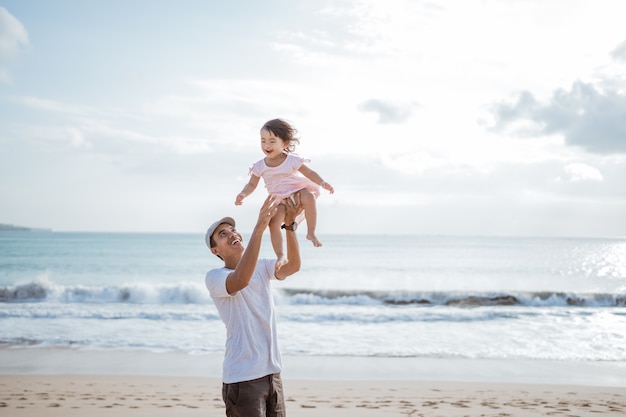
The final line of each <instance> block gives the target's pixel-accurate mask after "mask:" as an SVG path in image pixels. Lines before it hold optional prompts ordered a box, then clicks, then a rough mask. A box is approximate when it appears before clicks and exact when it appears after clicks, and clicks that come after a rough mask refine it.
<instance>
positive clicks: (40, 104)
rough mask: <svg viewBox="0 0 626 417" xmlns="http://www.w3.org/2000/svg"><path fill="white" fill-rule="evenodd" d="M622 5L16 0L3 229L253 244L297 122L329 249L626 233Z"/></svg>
mask: <svg viewBox="0 0 626 417" xmlns="http://www.w3.org/2000/svg"><path fill="white" fill-rule="evenodd" d="M624 16H626V2H623V1H621V0H613V1H609V0H579V1H571V0H551V1H543V0H537V1H534V0H524V1H523V0H498V1H489V0H446V1H437V0H435V1H415V0H414V1H409V0H386V1H378V0H332V1H331V0H268V1H256V0H233V1H228V2H226V1H212V0H184V1H164V0H134V1H125V0H107V1H99V0H57V1H54V2H50V1H45V0H8V1H7V0H0V223H8V224H14V225H21V226H28V227H38V228H50V229H53V230H55V231H103V232H183V233H202V232H203V230H206V227H207V226H208V225H209V224H210V223H212V222H213V221H214V220H215V219H217V218H220V217H222V216H226V215H229V216H233V217H235V218H236V219H237V221H238V228H239V229H240V230H242V231H245V230H248V229H250V228H251V227H252V226H253V225H254V223H255V221H256V218H257V214H258V209H259V207H260V205H261V203H262V201H263V199H264V198H265V196H266V195H267V193H266V190H265V188H264V187H263V186H262V184H261V185H260V186H259V187H258V188H257V190H256V191H255V192H254V193H253V194H252V195H251V196H249V197H248V198H247V199H246V200H245V201H244V204H243V205H242V206H235V204H234V201H235V197H236V195H237V194H238V193H239V192H240V191H241V189H242V188H243V186H244V185H245V183H246V182H247V180H248V170H249V168H250V166H251V165H252V164H253V163H254V162H256V161H257V160H259V159H261V158H262V157H263V155H262V153H261V148H260V140H259V137H260V136H259V130H260V128H261V126H262V125H263V124H264V123H265V122H266V121H268V120H270V119H274V118H277V117H279V118H283V119H286V120H288V121H289V122H291V123H292V124H293V125H294V126H295V128H296V129H297V130H298V136H299V138H300V142H301V143H300V145H299V146H297V148H296V152H297V153H298V154H299V155H301V156H302V157H304V158H307V159H309V160H310V162H308V164H307V165H308V166H309V167H310V168H311V169H313V170H315V171H316V172H318V173H319V174H320V175H321V177H322V178H324V180H326V181H327V182H329V183H330V184H332V185H333V187H334V189H335V193H334V194H333V195H330V194H329V193H328V192H326V191H324V190H322V193H321V195H320V197H319V198H318V201H317V205H318V228H317V232H318V237H319V238H320V239H321V240H322V241H323V240H324V239H323V236H324V234H339V233H342V234H378V233H382V234H420V235H496V236H571V237H606V236H608V237H623V236H626V25H624Z"/></svg>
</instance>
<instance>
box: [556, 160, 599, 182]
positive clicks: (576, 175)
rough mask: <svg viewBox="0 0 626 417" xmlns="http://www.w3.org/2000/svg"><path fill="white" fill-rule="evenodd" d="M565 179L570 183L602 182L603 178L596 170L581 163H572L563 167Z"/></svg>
mask: <svg viewBox="0 0 626 417" xmlns="http://www.w3.org/2000/svg"><path fill="white" fill-rule="evenodd" d="M564 170H565V174H566V176H567V179H568V180H569V181H571V182H578V181H602V180H604V177H603V176H602V174H601V173H600V171H598V170H597V169H596V168H594V167H592V166H591V165H588V164H585V163H582V162H572V163H570V164H567V165H565V167H564Z"/></svg>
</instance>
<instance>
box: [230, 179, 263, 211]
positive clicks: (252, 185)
mask: <svg viewBox="0 0 626 417" xmlns="http://www.w3.org/2000/svg"><path fill="white" fill-rule="evenodd" d="M257 185H259V177H257V176H256V175H252V174H251V175H250V181H248V183H247V184H246V185H244V187H243V190H241V192H240V193H239V194H237V197H236V198H235V205H236V206H240V205H241V204H242V203H243V199H244V198H246V197H247V196H249V195H250V194H252V192H253V191H254V190H255V189H256V186H257Z"/></svg>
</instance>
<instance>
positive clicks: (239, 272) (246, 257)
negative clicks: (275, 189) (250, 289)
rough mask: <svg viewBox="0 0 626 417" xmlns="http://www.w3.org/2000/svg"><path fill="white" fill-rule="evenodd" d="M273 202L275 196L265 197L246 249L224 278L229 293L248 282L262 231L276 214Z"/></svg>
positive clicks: (244, 286) (256, 257) (234, 291)
mask: <svg viewBox="0 0 626 417" xmlns="http://www.w3.org/2000/svg"><path fill="white" fill-rule="evenodd" d="M275 202H276V198H275V197H273V196H271V195H270V196H268V197H267V198H266V199H265V202H264V203H263V206H262V207H261V210H260V212H259V218H258V220H257V222H256V225H255V226H254V229H253V230H252V234H251V235H250V240H249V241H248V244H247V245H246V249H245V250H244V252H243V254H242V255H241V259H239V262H238V263H237V266H236V267H235V270H234V271H233V272H231V273H230V274H229V275H228V277H227V278H226V291H228V293H229V294H234V293H236V292H237V291H239V290H242V289H244V288H246V287H247V286H248V284H249V283H250V280H251V279H252V275H253V274H254V269H255V268H256V264H257V261H258V260H259V252H260V250H261V240H262V238H263V232H264V231H265V229H266V228H267V225H268V224H269V223H270V219H271V218H272V217H273V216H274V214H276V210H277V208H276V205H275V204H274V203H275Z"/></svg>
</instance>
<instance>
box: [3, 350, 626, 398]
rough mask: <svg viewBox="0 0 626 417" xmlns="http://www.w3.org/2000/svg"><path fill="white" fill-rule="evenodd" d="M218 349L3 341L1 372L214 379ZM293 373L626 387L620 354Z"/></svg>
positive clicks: (343, 360)
mask: <svg viewBox="0 0 626 417" xmlns="http://www.w3.org/2000/svg"><path fill="white" fill-rule="evenodd" d="M222 359H223V352H212V353H198V354H188V353H184V352H160V353H155V352H147V351H140V350H121V349H97V350H96V349H78V348H70V347H68V348H58V347H42V346H36V347H14V346H13V347H1V348H0V375H137V376H169V377H203V378H204V377H209V378H216V379H219V378H220V377H221V372H222ZM282 374H283V376H284V378H289V379H292V380H298V379H306V380H327V381H333V380H337V381H342V380H351V381H358V380H365V381H376V380H397V381H456V382H466V383H523V384H551V385H559V384H561V385H563V384H567V385H583V386H606V387H625V388H626V362H571V361H553V360H524V359H464V358H414V357H357V356H304V355H301V356H298V355H283V373H282Z"/></svg>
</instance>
